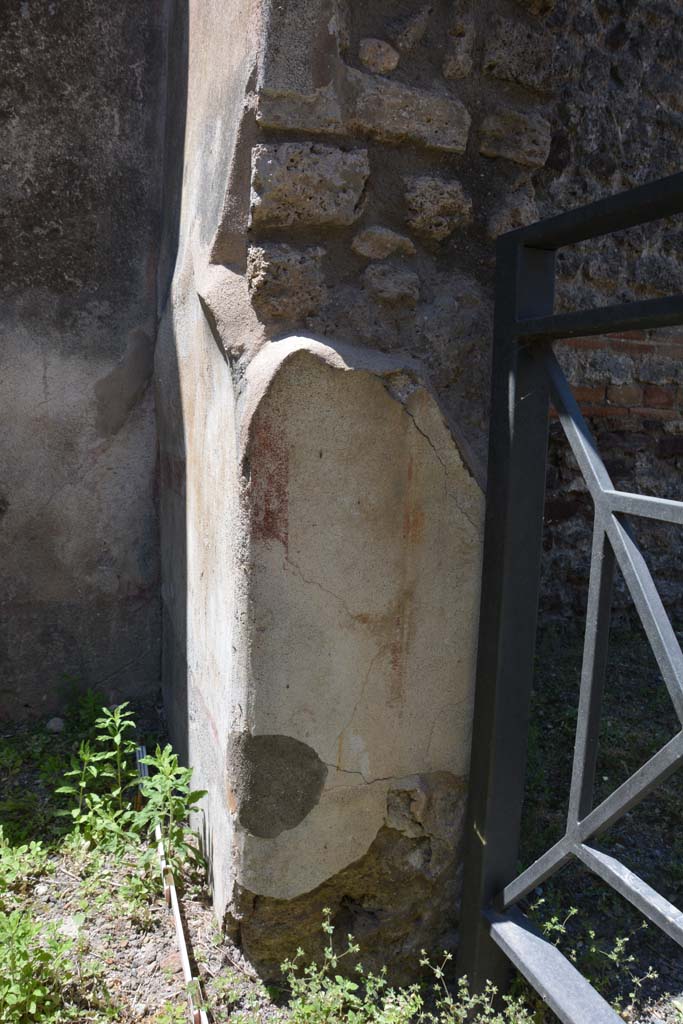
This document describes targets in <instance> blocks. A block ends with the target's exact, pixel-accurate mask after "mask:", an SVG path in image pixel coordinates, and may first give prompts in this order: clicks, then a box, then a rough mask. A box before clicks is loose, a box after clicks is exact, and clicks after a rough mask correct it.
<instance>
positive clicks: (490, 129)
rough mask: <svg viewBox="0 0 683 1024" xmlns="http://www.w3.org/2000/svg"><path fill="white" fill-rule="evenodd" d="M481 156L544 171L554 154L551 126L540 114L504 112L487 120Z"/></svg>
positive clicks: (499, 111) (484, 125) (518, 111)
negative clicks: (497, 158) (543, 168)
mask: <svg viewBox="0 0 683 1024" xmlns="http://www.w3.org/2000/svg"><path fill="white" fill-rule="evenodd" d="M479 152H480V153H481V154H482V156H490V157H504V158H505V159H507V160H512V161H514V163H517V164H522V165H524V166H525V167H542V166H543V164H544V163H545V162H546V160H547V159H548V154H549V153H550V125H549V124H548V122H547V121H546V119H545V118H544V117H541V115H540V114H536V113H533V112H522V111H520V110H513V109H512V108H511V107H506V108H501V109H500V110H498V111H497V112H496V113H495V114H489V116H488V117H487V118H485V120H484V123H483V124H482V127H481V142H480V147H479Z"/></svg>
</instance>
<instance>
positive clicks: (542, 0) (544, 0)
mask: <svg viewBox="0 0 683 1024" xmlns="http://www.w3.org/2000/svg"><path fill="white" fill-rule="evenodd" d="M517 3H518V4H519V6H520V7H523V8H524V10H525V11H528V12H529V14H549V13H550V12H551V11H552V10H554V8H555V0H517Z"/></svg>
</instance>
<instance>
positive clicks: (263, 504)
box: [249, 409, 289, 549]
mask: <svg viewBox="0 0 683 1024" xmlns="http://www.w3.org/2000/svg"><path fill="white" fill-rule="evenodd" d="M249 466H250V487H251V517H252V520H251V521H252V536H253V537H254V538H255V539H257V540H278V541H280V543H281V544H282V545H283V546H284V547H285V549H286V548H287V542H288V528H289V495H288V486H289V455H288V452H287V446H286V443H285V437H284V434H283V432H282V429H281V427H280V425H279V424H278V423H275V422H274V421H273V419H272V418H271V417H270V416H268V414H267V413H266V412H265V411H264V410H263V409H259V410H258V412H257V414H256V416H255V418H254V424H253V435H252V442H251V452H250V460H249Z"/></svg>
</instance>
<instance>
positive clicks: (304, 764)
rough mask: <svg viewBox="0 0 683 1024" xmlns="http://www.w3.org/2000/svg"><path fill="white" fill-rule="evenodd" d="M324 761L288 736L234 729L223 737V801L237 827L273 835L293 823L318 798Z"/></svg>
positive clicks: (306, 811)
mask: <svg viewBox="0 0 683 1024" xmlns="http://www.w3.org/2000/svg"><path fill="white" fill-rule="evenodd" d="M327 771H328V769H327V766H326V765H325V764H323V762H322V761H321V760H320V758H319V757H318V755H317V754H316V752H315V750H313V748H312V747H309V746H308V745H307V744H306V743H301V741H300V740H297V739H294V738H293V737H292V736H260V735H259V736H253V735H252V734H251V733H248V732H239V733H233V734H232V735H231V736H230V738H229V740H228V749H227V786H228V804H229V806H230V809H231V811H232V812H233V814H234V815H235V819H236V821H237V822H238V823H239V825H240V827H241V828H244V829H246V831H247V832H250V833H251V834H252V835H254V836H261V837H263V838H265V839H273V838H274V837H275V836H278V835H280V833H281V832H284V831H285V830H286V829H292V828H296V826H297V825H299V824H300V822H302V821H303V819H304V818H305V817H306V815H307V814H309V813H310V812H311V811H312V810H313V808H314V807H315V805H316V804H317V803H318V801H319V799H320V794H321V793H322V791H323V787H324V785H325V779H326V777H327Z"/></svg>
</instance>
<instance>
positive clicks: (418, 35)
mask: <svg viewBox="0 0 683 1024" xmlns="http://www.w3.org/2000/svg"><path fill="white" fill-rule="evenodd" d="M433 12H434V4H432V3H429V4H424V6H423V7H421V8H420V9H419V10H418V11H416V13H415V14H413V15H409V16H408V17H407V18H399V19H397V20H396V21H395V22H394V23H393V25H392V26H391V28H390V30H389V34H390V38H391V39H393V41H394V42H395V44H396V46H397V47H398V48H399V50H401V52H405V51H407V50H412V48H413V47H414V46H416V45H417V43H419V42H420V40H421V39H422V38H423V37H424V34H425V32H426V31H427V26H428V25H429V19H430V18H431V16H432V14H433Z"/></svg>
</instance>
